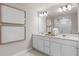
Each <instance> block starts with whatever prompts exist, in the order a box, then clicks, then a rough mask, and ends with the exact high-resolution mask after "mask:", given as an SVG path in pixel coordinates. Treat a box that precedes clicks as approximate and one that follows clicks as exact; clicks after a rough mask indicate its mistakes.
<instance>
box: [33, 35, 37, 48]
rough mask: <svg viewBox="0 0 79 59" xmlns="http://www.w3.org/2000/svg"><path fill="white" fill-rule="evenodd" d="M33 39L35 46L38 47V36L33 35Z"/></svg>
mask: <svg viewBox="0 0 79 59" xmlns="http://www.w3.org/2000/svg"><path fill="white" fill-rule="evenodd" d="M32 39H33V48H36V49H37V48H38V46H37V44H38V41H37V39H38V38H37V36H33V37H32Z"/></svg>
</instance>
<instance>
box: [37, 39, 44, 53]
mask: <svg viewBox="0 0 79 59" xmlns="http://www.w3.org/2000/svg"><path fill="white" fill-rule="evenodd" d="M43 44H44V43H43V40H42V39H38V50H39V51H41V52H44V45H43Z"/></svg>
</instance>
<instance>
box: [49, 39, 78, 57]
mask: <svg viewBox="0 0 79 59" xmlns="http://www.w3.org/2000/svg"><path fill="white" fill-rule="evenodd" d="M50 41H51V45H50V46H51V49H50V55H53V56H76V55H77V48H76V45H77V42H76V41H70V40H66V39H59V38H51V39H50Z"/></svg>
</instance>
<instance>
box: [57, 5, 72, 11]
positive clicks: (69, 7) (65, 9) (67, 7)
mask: <svg viewBox="0 0 79 59" xmlns="http://www.w3.org/2000/svg"><path fill="white" fill-rule="evenodd" d="M71 9H72V5H71V4H69V5H65V6H62V7H59V8H58V11H59V12H66V11H67V10H71Z"/></svg>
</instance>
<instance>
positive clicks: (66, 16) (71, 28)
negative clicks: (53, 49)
mask: <svg viewBox="0 0 79 59" xmlns="http://www.w3.org/2000/svg"><path fill="white" fill-rule="evenodd" d="M63 6H66V7H67V6H68V4H62V5H61V4H60V5H58V6H53V7H51V8H48V9H47V12H48V15H47V17H46V31H47V32H53V29H55V28H56V29H58V32H59V33H65V34H77V33H78V26H77V24H78V23H77V21H78V19H77V7H78V5H77V4H76V3H75V4H71V6H72V8H71V9H69V7H68V9H67V8H66V10H65V11H63V10H62V12H59V10H58V8H59V7H61V8H63Z"/></svg>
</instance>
